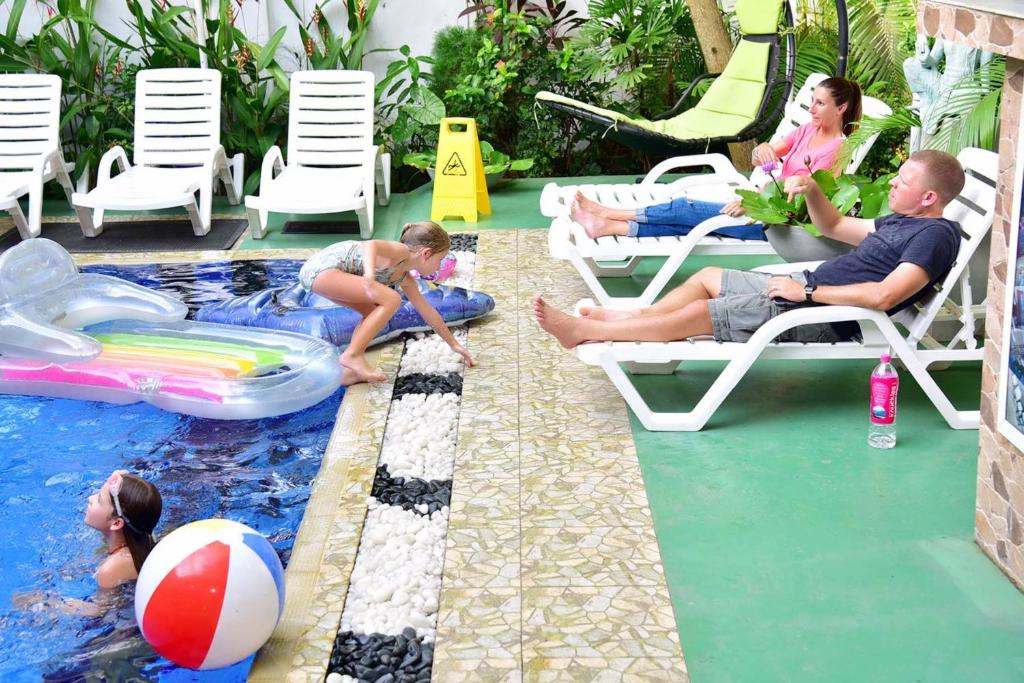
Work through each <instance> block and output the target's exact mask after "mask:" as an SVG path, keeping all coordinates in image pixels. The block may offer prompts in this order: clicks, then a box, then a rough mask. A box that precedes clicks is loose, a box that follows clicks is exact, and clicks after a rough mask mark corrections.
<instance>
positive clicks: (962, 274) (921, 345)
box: [576, 149, 998, 431]
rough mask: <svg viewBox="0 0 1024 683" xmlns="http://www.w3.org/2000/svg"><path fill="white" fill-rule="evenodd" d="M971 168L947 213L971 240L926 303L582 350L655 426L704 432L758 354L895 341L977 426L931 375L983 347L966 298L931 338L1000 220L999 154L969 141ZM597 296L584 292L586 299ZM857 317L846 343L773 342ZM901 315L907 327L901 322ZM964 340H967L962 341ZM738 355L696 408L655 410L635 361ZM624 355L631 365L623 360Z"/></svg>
mask: <svg viewBox="0 0 1024 683" xmlns="http://www.w3.org/2000/svg"><path fill="white" fill-rule="evenodd" d="M959 159H960V163H961V164H963V166H964V168H965V169H966V170H967V172H968V174H967V185H966V187H964V191H963V193H962V194H961V196H960V197H959V198H958V199H957V200H956V201H954V202H952V203H951V204H950V205H949V206H948V207H946V212H945V215H946V217H947V218H950V219H952V220H956V221H958V222H959V223H960V227H961V234H962V238H963V239H962V242H961V245H960V251H959V253H958V255H957V259H956V263H955V264H954V265H953V267H952V268H951V269H950V272H949V273H948V274H947V276H946V277H945V278H944V279H943V280H941V281H940V282H939V283H937V285H936V287H935V291H934V292H932V293H931V294H929V295H928V296H927V297H925V299H923V300H922V301H921V302H920V303H919V304H918V305H917V306H916V307H910V308H908V309H906V310H904V311H901V312H900V313H898V314H896V315H895V316H893V317H892V318H890V317H889V316H887V315H886V314H885V313H884V312H881V311H876V310H872V309H869V308H860V307H856V306H815V307H810V308H798V309H794V310H791V311H788V312H786V313H783V314H781V315H779V316H777V317H776V318H773V319H772V320H770V321H769V322H768V323H767V324H766V325H764V326H763V327H761V328H760V329H758V330H757V332H755V333H754V335H753V336H752V337H751V338H750V340H748V341H747V342H745V343H738V342H718V341H715V340H714V339H711V338H709V337H703V338H692V339H688V340H684V341H676V342H668V343H660V342H595V343H588V344H581V345H580V346H578V347H577V348H576V353H577V355H578V356H579V358H580V359H581V360H582V361H583V362H585V363H587V364H589V365H598V366H600V367H602V368H603V369H604V371H605V372H606V373H607V374H608V377H609V378H610V379H611V381H612V383H613V384H615V386H616V387H617V388H618V389H619V391H620V392H621V393H622V396H623V398H624V399H625V400H626V402H627V403H628V404H629V407H630V408H632V409H633V412H635V413H636V415H637V418H638V419H639V420H640V422H641V423H642V424H643V425H644V427H645V428H646V429H648V430H651V431H697V430H700V429H702V428H703V427H704V425H705V424H706V423H707V421H708V420H709V419H710V418H711V416H712V415H713V414H714V412H715V410H717V409H718V406H720V405H721V404H722V402H723V401H724V400H725V398H726V397H727V396H728V395H729V393H730V392H731V391H732V390H733V388H734V387H735V386H736V384H737V383H739V381H740V379H741V378H742V377H743V376H744V375H745V374H746V372H747V370H748V369H749V368H750V366H751V365H752V364H753V363H754V361H755V360H757V359H758V358H774V359H783V360H811V359H821V360H827V359H850V358H878V356H879V355H881V354H882V353H886V352H888V351H889V350H890V349H891V351H892V353H893V355H894V356H896V357H898V358H900V359H901V360H902V361H903V363H904V365H905V366H906V368H907V370H908V371H909V372H910V374H911V375H913V377H914V379H916V380H917V382H918V384H920V385H921V388H922V389H923V390H924V392H925V393H926V394H927V395H928V398H929V399H931V401H932V403H933V404H934V405H935V407H936V408H938V410H939V412H940V413H941V414H942V416H943V418H945V420H946V422H947V423H949V426H950V427H952V428H954V429H977V427H978V420H979V411H977V410H957V409H956V408H955V407H954V406H953V404H952V403H951V402H950V401H949V399H948V398H947V397H946V395H945V394H944V393H943V392H942V390H941V389H940V388H939V386H938V385H937V384H936V383H935V380H933V379H932V377H931V376H930V375H929V374H928V372H927V368H928V366H929V365H931V364H948V363H950V362H954V361H977V360H981V359H982V356H983V349H982V348H981V347H979V346H978V345H977V342H976V340H975V338H974V322H975V320H974V315H973V313H972V309H971V307H970V306H963V307H957V308H956V309H955V310H956V311H957V312H958V313H959V315H960V323H961V334H959V335H957V336H956V338H954V340H953V341H952V342H950V343H949V345H948V346H945V347H942V346H940V345H938V344H937V343H935V342H934V341H932V340H931V339H930V338H929V337H928V330H929V328H930V327H931V325H932V323H933V322H934V321H935V320H936V319H937V318H938V317H939V316H940V315H942V313H943V312H944V310H947V309H945V308H944V305H945V304H946V302H947V297H948V296H949V293H950V292H951V291H952V290H953V287H954V286H956V285H957V284H958V283H959V285H960V287H961V295H962V296H963V300H964V301H967V302H969V301H970V300H971V292H970V282H969V272H968V263H969V261H970V259H971V256H972V255H973V254H974V251H975V250H976V249H977V247H978V245H979V244H980V243H981V242H982V240H983V239H984V238H985V236H986V234H987V233H988V231H989V228H990V227H991V226H992V219H993V214H994V211H995V178H996V173H997V168H998V163H997V162H998V157H997V155H996V154H994V153H992V152H987V151H982V150H979V149H965V150H964V151H962V152H961V153H960V155H959ZM816 265H817V264H792V263H790V264H784V265H782V266H772V267H768V268H765V269H763V270H768V271H769V272H778V273H790V272H796V271H799V270H801V269H804V268H807V267H811V268H813V267H816ZM584 305H592V302H589V301H581V302H580V303H579V304H577V308H579V307H580V306H584ZM847 320H852V321H857V322H858V323H859V325H860V328H861V333H862V335H863V341H860V342H858V341H847V342H840V343H836V344H824V343H821V344H803V343H798V342H775V341H773V340H774V339H775V338H776V337H778V336H779V334H781V333H782V332H784V331H785V330H788V329H791V328H793V327H797V326H799V325H805V324H808V323H824V322H839V321H847ZM897 322H898V323H899V324H900V325H901V326H902V328H903V330H905V331H901V329H900V328H897V326H896V323H897ZM958 342H959V343H962V344H963V348H956V347H957V346H959V344H958ZM692 360H721V361H728V364H727V365H726V367H725V368H724V369H723V371H722V373H721V374H720V375H719V376H718V378H717V379H716V380H715V382H714V383H713V384H712V385H711V387H710V388H709V389H708V391H707V392H706V393H705V394H704V396H703V397H702V398H701V400H700V401H699V402H698V403H697V405H696V406H694V408H693V409H692V410H690V411H681V412H655V411H653V410H651V408H650V407H649V406H648V405H647V403H646V402H645V401H644V399H643V398H642V397H641V396H640V394H639V393H638V392H637V390H636V388H635V387H634V386H633V383H632V381H631V380H630V378H629V376H628V375H627V372H626V371H627V370H628V371H629V372H633V373H638V374H639V373H647V374H654V373H671V372H673V371H674V369H675V368H676V366H677V365H679V363H680V362H682V361H692ZM622 364H624V365H625V366H626V369H623V367H622Z"/></svg>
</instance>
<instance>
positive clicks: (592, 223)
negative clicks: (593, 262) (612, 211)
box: [570, 202, 612, 240]
mask: <svg viewBox="0 0 1024 683" xmlns="http://www.w3.org/2000/svg"><path fill="white" fill-rule="evenodd" d="M570 215H571V216H572V219H573V220H574V221H576V222H577V223H579V224H580V225H582V226H583V230H584V231H586V233H587V237H589V238H590V239H592V240H596V239H597V238H598V237H604V236H605V235H610V234H612V233H611V232H609V231H608V229H607V221H606V220H605V219H604V218H601V217H600V216H595V215H594V214H592V213H590V212H589V211H586V210H585V209H583V208H582V207H581V206H580V205H579V203H577V202H573V204H572V211H571V213H570Z"/></svg>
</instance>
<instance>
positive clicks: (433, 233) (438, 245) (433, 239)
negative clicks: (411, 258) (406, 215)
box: [398, 221, 452, 254]
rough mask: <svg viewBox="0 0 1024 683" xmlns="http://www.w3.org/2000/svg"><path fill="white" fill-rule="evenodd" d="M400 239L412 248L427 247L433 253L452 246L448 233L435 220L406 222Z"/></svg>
mask: <svg viewBox="0 0 1024 683" xmlns="http://www.w3.org/2000/svg"><path fill="white" fill-rule="evenodd" d="M398 241H399V242H401V243H402V244H404V245H405V246H407V247H409V248H410V249H419V248H426V249H430V251H431V252H433V253H435V254H436V253H438V252H439V251H448V250H449V249H450V248H451V246H452V241H451V239H449V238H448V233H446V232H445V231H444V228H442V227H441V226H440V225H438V224H437V223H435V222H434V221H420V222H418V223H406V224H405V227H404V228H402V236H401V237H399V238H398Z"/></svg>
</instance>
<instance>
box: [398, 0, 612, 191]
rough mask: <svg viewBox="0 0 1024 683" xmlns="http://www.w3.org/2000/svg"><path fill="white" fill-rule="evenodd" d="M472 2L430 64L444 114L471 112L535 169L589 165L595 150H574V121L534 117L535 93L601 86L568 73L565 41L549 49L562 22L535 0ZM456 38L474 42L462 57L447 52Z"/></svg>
mask: <svg viewBox="0 0 1024 683" xmlns="http://www.w3.org/2000/svg"><path fill="white" fill-rule="evenodd" d="M474 7H476V8H478V9H476V10H474V11H475V14H476V19H477V20H476V25H475V26H473V27H472V28H470V29H464V30H463V31H450V32H446V33H444V34H443V35H442V36H439V38H443V39H444V40H441V41H437V42H435V50H434V52H435V55H436V56H437V57H438V60H437V62H439V63H437V62H436V63H435V65H434V66H435V71H436V72H437V73H438V74H439V77H440V78H439V80H438V81H437V82H436V83H437V84H436V86H435V87H436V91H435V92H437V93H438V94H439V95H441V97H442V98H443V99H444V102H445V107H446V109H447V111H448V115H449V116H467V117H472V118H474V119H475V120H476V122H477V127H478V130H479V132H480V136H481V137H482V138H485V139H490V140H501V141H502V146H503V147H504V148H505V149H506V150H507V151H508V153H509V154H510V155H511V156H513V157H515V158H532V159H534V162H535V167H534V170H535V171H536V172H537V173H539V174H543V175H569V174H572V173H575V172H577V170H578V169H581V168H586V169H587V170H593V164H592V163H591V160H592V159H593V158H594V157H595V156H596V155H597V150H596V148H588V149H586V150H585V151H583V152H580V151H579V150H578V149H577V148H578V147H579V145H578V143H579V142H580V140H581V137H582V136H583V131H582V129H581V127H580V125H579V124H578V122H574V121H572V120H570V119H567V118H565V117H551V116H544V117H541V116H535V115H534V95H535V94H536V93H537V92H538V91H540V90H553V91H556V92H560V93H562V94H565V95H568V96H570V97H590V96H591V95H593V94H594V93H595V92H597V93H600V92H601V91H602V90H603V88H604V86H603V85H601V84H598V85H597V86H596V87H595V86H594V85H593V84H592V83H589V82H585V81H584V80H583V79H581V78H577V77H575V76H574V74H575V73H577V70H576V68H575V67H576V64H577V59H576V56H575V54H576V53H575V52H574V51H573V49H572V47H571V43H570V44H566V46H565V48H564V49H563V50H558V49H556V48H555V45H556V42H557V40H556V39H557V37H558V36H559V35H560V31H561V29H560V28H554V29H553V27H554V24H553V21H554V20H553V19H552V16H550V13H549V12H548V11H547V10H546V9H544V11H539V10H538V9H537V8H538V7H540V5H538V4H537V3H528V2H527V3H523V2H498V3H494V4H492V5H488V6H487V7H482V6H474ZM517 9H521V10H522V11H516V10H517ZM470 10H473V8H470ZM556 15H557V16H559V17H563V18H564V16H566V15H565V14H564V13H563V14H562V15H558V13H557V7H556ZM563 18H560V19H558V20H559V21H562V20H563ZM553 36H554V37H553ZM557 44H560V42H557ZM459 45H462V46H471V45H476V46H478V47H477V48H476V50H475V52H473V53H472V55H471V58H470V59H465V58H460V57H458V56H456V55H453V54H452V53H453V52H454V51H455V49H457V47H458V46H459ZM463 54H465V53H463ZM445 84H450V85H445ZM442 85H444V86H445V87H444V89H443V90H442V88H441V86H442ZM587 137H589V131H588V132H587ZM553 143H554V144H553ZM416 148H419V149H422V147H414V149H416ZM584 162H585V163H586V164H587V165H586V166H584Z"/></svg>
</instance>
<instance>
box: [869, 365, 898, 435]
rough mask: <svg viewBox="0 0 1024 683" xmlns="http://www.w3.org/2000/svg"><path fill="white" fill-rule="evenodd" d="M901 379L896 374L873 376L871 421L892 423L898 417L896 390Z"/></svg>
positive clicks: (882, 423) (884, 423)
mask: <svg viewBox="0 0 1024 683" xmlns="http://www.w3.org/2000/svg"><path fill="white" fill-rule="evenodd" d="M899 385H900V379H899V377H896V376H895V375H888V376H884V377H878V376H877V375H873V376H872V377H871V405H870V406H869V409H870V413H871V421H872V422H874V423H875V424H881V425H887V424H892V423H893V421H894V420H895V419H896V390H897V389H898V388H899Z"/></svg>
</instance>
